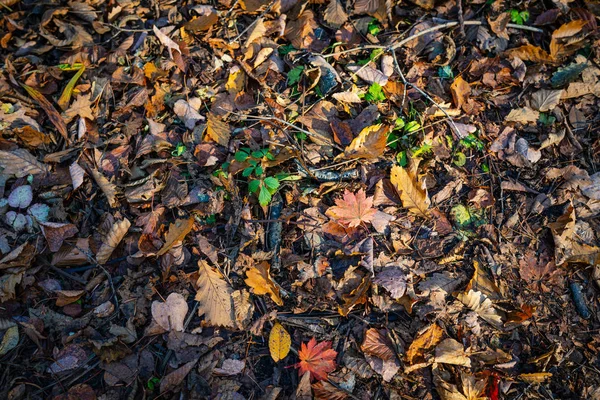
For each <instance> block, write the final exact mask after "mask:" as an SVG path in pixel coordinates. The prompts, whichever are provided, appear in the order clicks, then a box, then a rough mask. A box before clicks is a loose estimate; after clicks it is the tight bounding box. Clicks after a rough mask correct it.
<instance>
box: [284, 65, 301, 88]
mask: <svg viewBox="0 0 600 400" xmlns="http://www.w3.org/2000/svg"><path fill="white" fill-rule="evenodd" d="M303 72H304V67H303V66H302V65H298V66H297V67H294V68H292V69H291V70H290V72H288V76H287V77H288V86H292V85H295V84H296V83H298V82H300V78H301V77H302V73H303Z"/></svg>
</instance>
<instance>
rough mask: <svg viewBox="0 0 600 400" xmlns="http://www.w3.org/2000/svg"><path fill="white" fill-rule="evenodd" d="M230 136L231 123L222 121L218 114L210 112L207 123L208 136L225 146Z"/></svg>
mask: <svg viewBox="0 0 600 400" xmlns="http://www.w3.org/2000/svg"><path fill="white" fill-rule="evenodd" d="M230 137H231V129H230V128H229V125H228V124H227V123H226V122H223V121H221V120H220V119H219V117H217V116H216V115H214V114H208V121H207V123H206V138H208V139H210V140H212V141H213V142H215V143H218V144H220V145H221V146H223V147H227V145H228V144H229V138H230Z"/></svg>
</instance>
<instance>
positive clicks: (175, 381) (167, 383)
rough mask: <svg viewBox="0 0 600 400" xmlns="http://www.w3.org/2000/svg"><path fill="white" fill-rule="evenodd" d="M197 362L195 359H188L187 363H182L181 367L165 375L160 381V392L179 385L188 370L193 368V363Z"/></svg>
mask: <svg viewBox="0 0 600 400" xmlns="http://www.w3.org/2000/svg"><path fill="white" fill-rule="evenodd" d="M197 362H198V360H197V359H196V360H193V361H190V362H189V363H187V364H184V365H183V366H182V367H180V368H178V369H176V370H175V371H173V372H171V373H170V374H168V375H167V376H165V377H164V378H163V379H162V380H161V381H160V393H165V392H168V391H170V390H173V389H176V388H177V387H178V386H179V385H181V383H182V382H183V380H184V379H185V377H186V376H187V375H188V374H189V373H190V371H191V370H192V368H194V365H196V363H197Z"/></svg>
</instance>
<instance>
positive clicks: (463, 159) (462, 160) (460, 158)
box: [453, 151, 467, 167]
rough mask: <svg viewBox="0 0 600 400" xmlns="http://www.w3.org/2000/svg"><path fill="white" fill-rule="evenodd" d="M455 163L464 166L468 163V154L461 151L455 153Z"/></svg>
mask: <svg viewBox="0 0 600 400" xmlns="http://www.w3.org/2000/svg"><path fill="white" fill-rule="evenodd" d="M453 161H454V165H456V166H457V167H462V166H464V165H465V164H466V163H467V156H465V153H461V152H460V151H459V152H457V153H456V154H455V155H454V160H453Z"/></svg>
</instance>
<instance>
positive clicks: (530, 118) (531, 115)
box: [504, 107, 540, 124]
mask: <svg viewBox="0 0 600 400" xmlns="http://www.w3.org/2000/svg"><path fill="white" fill-rule="evenodd" d="M539 117H540V113H539V112H538V111H535V110H532V109H531V108H529V107H521V108H516V109H514V110H511V111H510V113H508V115H507V116H506V118H504V120H505V121H508V122H520V123H521V124H529V123H535V122H537V120H538V118H539Z"/></svg>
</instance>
